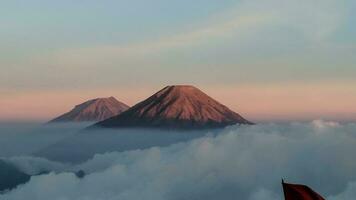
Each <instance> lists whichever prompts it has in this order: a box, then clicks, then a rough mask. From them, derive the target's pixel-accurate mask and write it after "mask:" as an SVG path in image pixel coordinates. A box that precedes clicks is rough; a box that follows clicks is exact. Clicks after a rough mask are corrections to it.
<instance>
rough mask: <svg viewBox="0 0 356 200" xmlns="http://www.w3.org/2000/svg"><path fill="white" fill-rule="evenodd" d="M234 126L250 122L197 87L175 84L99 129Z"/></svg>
mask: <svg viewBox="0 0 356 200" xmlns="http://www.w3.org/2000/svg"><path fill="white" fill-rule="evenodd" d="M232 124H251V123H250V122H249V121H247V120H246V119H244V118H243V117H241V116H240V115H239V114H237V113H235V112H233V111H231V110H230V109H229V108H227V107H226V106H224V105H222V104H220V103H219V102H217V101H216V100H214V99H212V98H211V97H209V96H208V95H207V94H205V93H204V92H202V91H201V90H199V89H198V88H196V87H194V86H190V85H173V86H167V87H165V88H163V89H161V90H160V91H158V92H157V93H155V94H153V95H152V96H151V97H149V98H147V99H146V100H144V101H142V102H140V103H138V104H136V105H135V106H133V107H132V108H130V109H128V110H127V111H125V112H123V113H122V114H120V115H118V116H115V117H112V118H110V119H107V120H104V121H102V122H99V123H97V124H96V126H101V127H156V128H173V129H196V128H217V127H224V126H227V125H232Z"/></svg>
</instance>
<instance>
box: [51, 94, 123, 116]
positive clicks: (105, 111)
mask: <svg viewBox="0 0 356 200" xmlns="http://www.w3.org/2000/svg"><path fill="white" fill-rule="evenodd" d="M128 108H129V106H127V105H126V104H124V103H122V102H120V101H118V100H117V99H115V98H114V97H107V98H96V99H91V100H88V101H86V102H84V103H81V104H79V105H76V106H75V107H74V108H73V109H72V110H71V111H69V112H67V113H65V114H63V115H61V116H59V117H57V118H55V119H53V120H51V121H50V122H81V121H102V120H105V119H108V118H110V117H113V116H115V115H118V114H120V113H122V112H124V111H125V110H127V109H128Z"/></svg>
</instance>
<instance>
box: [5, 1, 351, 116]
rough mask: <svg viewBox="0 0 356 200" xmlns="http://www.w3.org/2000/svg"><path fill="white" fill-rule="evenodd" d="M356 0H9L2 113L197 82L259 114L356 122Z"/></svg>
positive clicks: (44, 111) (46, 109)
mask: <svg viewBox="0 0 356 200" xmlns="http://www.w3.org/2000/svg"><path fill="white" fill-rule="evenodd" d="M354 9H356V2H355V1H352V0H291V1H284V0H240V1H239V0H234V1H233V0H220V1H216V0H195V1H190V0H179V1H178V0H171V1H166V0H151V1H149V2H143V1H138V0H131V1H123V0H115V1H114V0H107V1H96V0H86V1H82V0H80V1H70V0H62V1H44V0H29V1H20V0H11V1H10V0H5V1H2V5H1V7H0V13H1V17H0V26H1V28H0V44H1V45H0V70H1V73H0V121H13V120H15V121H16V120H23V121H26V120H35V121H36V120H37V121H46V120H49V119H50V118H53V117H55V116H56V115H58V114H61V113H63V112H65V111H68V110H69V109H71V108H72V107H73V106H74V105H76V104H79V103H81V102H82V101H85V100H88V99H91V98H95V97H105V96H115V97H116V98H117V99H119V100H120V101H123V102H125V103H127V104H129V105H134V104H135V103H137V102H139V101H140V100H143V99H145V98H146V97H147V96H149V95H150V94H152V93H154V92H155V91H157V90H159V89H161V88H163V87H164V86H166V85H173V84H192V85H195V86H197V87H198V88H200V89H202V90H203V91H204V92H206V93H207V94H208V95H210V96H212V97H213V98H215V99H217V100H219V101H220V102H221V103H223V104H225V105H227V106H228V107H230V108H231V109H233V110H235V111H236V112H239V113H240V114H242V115H243V116H245V117H246V118H248V119H251V120H254V121H283V120H287V121H293V120H297V121H299V120H313V119H330V120H337V121H355V120H356V106H355V102H356V80H355V77H356V66H355V64H356V57H355V56H354V55H355V52H356V37H355V35H356V26H354V24H356V14H355V12H352V11H353V10H354Z"/></svg>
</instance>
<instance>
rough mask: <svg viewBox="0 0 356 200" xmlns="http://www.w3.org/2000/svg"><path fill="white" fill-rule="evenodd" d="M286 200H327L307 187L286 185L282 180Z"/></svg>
mask: <svg viewBox="0 0 356 200" xmlns="http://www.w3.org/2000/svg"><path fill="white" fill-rule="evenodd" d="M282 185H283V191H284V198H285V200H325V199H324V198H323V197H322V196H320V195H319V194H318V193H316V192H314V191H313V190H312V189H311V188H309V187H308V186H306V185H297V184H290V183H284V181H283V180H282Z"/></svg>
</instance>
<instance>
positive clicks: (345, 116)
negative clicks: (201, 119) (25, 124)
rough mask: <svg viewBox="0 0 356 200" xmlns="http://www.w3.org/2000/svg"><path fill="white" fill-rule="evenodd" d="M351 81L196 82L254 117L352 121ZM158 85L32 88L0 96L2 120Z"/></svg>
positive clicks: (135, 98)
mask: <svg viewBox="0 0 356 200" xmlns="http://www.w3.org/2000/svg"><path fill="white" fill-rule="evenodd" d="M353 85H355V84H354V83H310V84H307V83H298V84H297V83H291V84H283V85H277V84H274V85H240V86H207V87H199V86H197V87H198V88H199V89H201V90H202V91H204V92H205V93H207V94H208V95H209V96H211V97H213V98H214V99H216V100H218V101H219V102H220V103H222V104H224V105H226V106H228V107H229V108H230V109H232V110H234V111H235V112H237V113H239V114H241V115H242V116H244V117H245V118H247V119H249V120H252V121H304V120H313V119H328V120H329V119H330V120H338V121H356V106H354V105H355V102H356V89H355V88H354V87H353ZM161 88H162V87H146V88H134V89H133V88H127V89H122V88H119V89H105V90H102V89H97V90H70V91H64V90H63V91H34V92H26V93H25V92H23V93H9V94H7V95H6V96H2V97H1V105H0V121H48V120H50V119H52V118H54V117H56V116H58V115H60V114H63V113H64V112H67V111H69V110H71V109H72V108H73V107H74V106H75V105H77V104H80V103H82V102H84V101H87V100H89V99H93V98H98V97H109V96H114V97H115V98H117V99H118V100H119V101H122V102H123V103H126V104H127V105H129V106H132V105H134V104H136V103H138V102H139V101H142V100H144V99H146V98H147V97H149V96H150V95H152V94H153V93H155V92H156V91H158V90H159V89H161Z"/></svg>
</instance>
